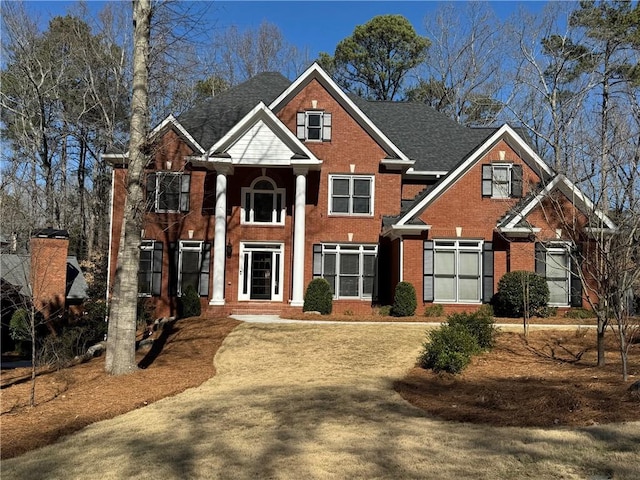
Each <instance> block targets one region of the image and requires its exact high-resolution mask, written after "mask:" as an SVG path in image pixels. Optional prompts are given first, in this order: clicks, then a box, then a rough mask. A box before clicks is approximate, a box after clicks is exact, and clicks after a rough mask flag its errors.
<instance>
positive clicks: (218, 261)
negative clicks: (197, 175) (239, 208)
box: [209, 166, 231, 305]
mask: <svg viewBox="0 0 640 480" xmlns="http://www.w3.org/2000/svg"><path fill="white" fill-rule="evenodd" d="M216 171H217V173H218V175H217V177H216V211H215V223H214V237H213V295H212V296H211V301H210V302H209V305H224V278H225V275H224V267H225V263H226V255H225V250H226V244H227V174H230V173H231V167H228V166H225V167H216Z"/></svg>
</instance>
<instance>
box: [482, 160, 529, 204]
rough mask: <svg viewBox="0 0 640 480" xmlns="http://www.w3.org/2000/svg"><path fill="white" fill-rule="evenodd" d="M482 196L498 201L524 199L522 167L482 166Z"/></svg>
mask: <svg viewBox="0 0 640 480" xmlns="http://www.w3.org/2000/svg"><path fill="white" fill-rule="evenodd" d="M482 196H483V197H491V198H496V199H504V198H513V197H522V165H517V164H513V163H489V164H485V165H482Z"/></svg>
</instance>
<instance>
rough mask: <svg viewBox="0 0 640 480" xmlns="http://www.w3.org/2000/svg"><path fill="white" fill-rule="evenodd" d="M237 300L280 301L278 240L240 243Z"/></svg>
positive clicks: (281, 266)
mask: <svg viewBox="0 0 640 480" xmlns="http://www.w3.org/2000/svg"><path fill="white" fill-rule="evenodd" d="M240 259H241V263H240V272H239V275H238V281H239V285H238V286H239V289H238V300H241V301H242V300H271V301H275V302H281V301H282V272H283V270H284V264H283V262H284V245H283V244H282V243H258V242H241V243H240Z"/></svg>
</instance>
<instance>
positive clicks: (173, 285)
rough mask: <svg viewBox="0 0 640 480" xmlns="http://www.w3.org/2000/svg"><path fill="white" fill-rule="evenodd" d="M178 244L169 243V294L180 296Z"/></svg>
mask: <svg viewBox="0 0 640 480" xmlns="http://www.w3.org/2000/svg"><path fill="white" fill-rule="evenodd" d="M178 261H179V259H178V245H177V244H176V243H170V244H169V295H171V296H172V297H177V296H178Z"/></svg>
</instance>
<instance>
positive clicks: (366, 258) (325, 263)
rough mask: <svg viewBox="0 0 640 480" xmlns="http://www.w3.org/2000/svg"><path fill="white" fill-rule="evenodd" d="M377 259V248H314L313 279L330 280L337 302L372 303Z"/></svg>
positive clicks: (369, 246)
mask: <svg viewBox="0 0 640 480" xmlns="http://www.w3.org/2000/svg"><path fill="white" fill-rule="evenodd" d="M377 259H378V246H377V245H353V244H321V245H314V252H313V271H314V277H322V278H324V279H325V280H327V281H328V282H329V285H330V286H331V292H332V293H333V297H334V298H336V299H339V298H358V299H370V298H373V296H374V289H375V282H376V269H377Z"/></svg>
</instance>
